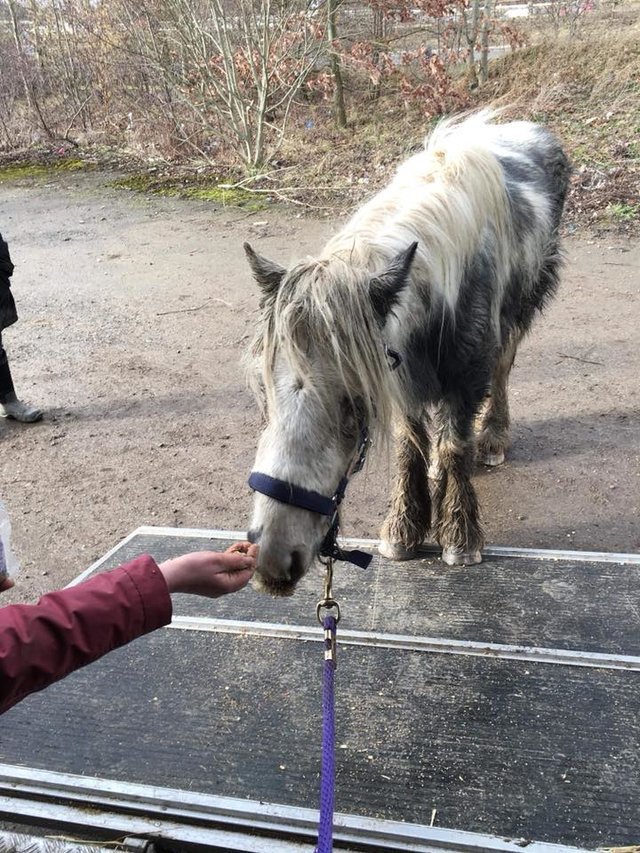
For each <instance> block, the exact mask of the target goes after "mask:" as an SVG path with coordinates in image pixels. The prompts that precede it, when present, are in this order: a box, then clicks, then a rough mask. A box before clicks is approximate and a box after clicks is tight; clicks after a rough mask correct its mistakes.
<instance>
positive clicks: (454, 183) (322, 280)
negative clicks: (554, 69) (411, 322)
mask: <svg viewBox="0 0 640 853" xmlns="http://www.w3.org/2000/svg"><path fill="white" fill-rule="evenodd" d="M494 115H495V113H493V112H489V111H486V110H485V111H482V112H479V113H475V114H473V115H471V116H466V117H463V118H462V120H459V119H458V120H453V121H445V122H442V123H441V124H440V125H439V126H438V127H437V128H436V129H435V131H434V132H433V133H432V134H431V136H430V137H429V138H428V139H427V140H426V142H425V149H424V151H423V152H421V153H419V154H417V155H415V156H414V157H412V158H411V159H409V160H408V161H407V162H405V163H404V164H402V165H401V166H400V168H399V169H398V171H397V173H396V175H395V177H394V178H393V180H392V181H391V183H390V184H389V185H388V186H387V187H386V188H385V189H383V190H382V191H381V192H379V193H378V194H377V195H375V196H374V197H373V198H372V199H371V200H370V201H369V202H368V203H367V204H365V205H364V206H363V207H362V208H361V209H360V210H359V211H358V212H356V213H355V215H354V216H353V217H352V219H351V220H350V221H349V222H348V223H347V224H346V226H345V227H344V228H343V229H342V230H341V231H340V232H339V233H338V234H337V235H336V236H335V237H333V238H332V239H331V240H330V241H329V242H328V243H327V245H326V246H325V248H324V250H323V252H322V254H321V256H320V257H319V258H318V259H315V260H308V261H305V262H302V263H300V264H298V265H297V266H295V267H294V268H293V269H292V270H291V271H290V272H288V273H287V274H286V275H285V276H284V278H283V281H282V283H281V284H280V287H279V288H278V290H277V293H275V295H274V294H272V295H270V296H268V297H266V299H265V304H264V306H263V324H262V328H261V329H260V330H259V332H258V335H257V337H256V340H255V342H254V347H253V353H254V356H257V357H260V356H261V357H262V371H261V373H262V378H263V381H264V386H265V391H266V393H267V396H272V395H273V394H274V389H275V377H274V373H273V367H274V364H275V357H276V353H280V354H282V355H283V356H284V357H285V358H286V360H287V362H288V363H289V365H290V367H291V369H292V370H293V371H294V372H295V374H296V375H297V376H298V377H299V378H300V379H301V380H302V381H303V382H304V383H305V386H306V387H307V388H308V389H309V390H310V391H312V392H313V393H315V394H316V395H317V396H318V398H319V399H320V401H324V402H325V403H326V404H327V406H329V404H330V403H331V402H333V404H334V405H335V394H336V390H335V385H336V383H339V384H340V385H341V387H342V389H343V391H344V393H345V394H347V395H348V396H349V397H350V398H351V399H352V400H353V401H355V400H356V399H358V400H361V402H362V404H363V405H364V406H365V407H366V409H367V414H368V416H369V418H368V420H369V423H371V424H374V423H377V424H378V425H379V426H380V427H381V428H382V429H385V428H386V427H387V426H388V425H389V421H390V419H391V416H392V413H393V409H394V408H395V406H396V405H399V400H397V399H396V394H397V386H396V383H395V382H394V380H393V375H392V374H391V372H390V370H389V365H388V363H387V359H386V357H385V353H384V342H383V340H382V335H381V330H380V324H379V320H378V318H377V317H376V315H375V312H374V309H373V305H372V303H371V298H370V292H369V282H370V279H371V276H372V275H374V274H376V273H380V272H381V271H382V270H383V269H384V268H385V266H386V265H387V264H388V263H389V262H390V261H391V260H392V259H393V258H394V257H396V256H397V255H398V254H399V253H400V252H402V251H404V250H406V249H407V248H408V246H409V245H410V244H411V243H413V242H414V241H418V243H419V248H418V251H417V253H416V255H415V258H414V261H413V264H412V267H411V272H410V283H411V284H412V285H413V289H414V290H417V291H418V292H419V293H421V294H422V299H421V300H419V303H420V305H421V307H420V308H419V309H418V310H423V309H422V305H424V306H425V307H424V310H429V309H428V308H427V307H426V306H429V305H432V306H434V307H435V306H436V305H438V306H439V309H438V310H441V311H445V310H451V311H454V310H455V306H456V302H457V298H458V290H459V286H460V281H461V280H462V278H463V275H464V270H465V267H466V265H467V264H468V263H469V261H470V259H471V258H472V256H473V255H474V253H476V252H477V251H478V250H479V248H480V247H481V245H482V240H483V239H485V238H486V235H487V233H490V234H491V237H492V241H493V244H494V247H495V252H496V254H495V255H494V258H495V261H496V265H497V267H498V268H497V269H496V273H497V275H498V277H499V276H500V273H501V270H500V269H499V267H500V265H501V264H502V263H503V262H504V263H505V264H506V262H507V261H506V252H507V247H508V246H509V245H510V242H511V239H512V235H511V233H510V230H509V229H510V219H509V204H508V199H507V196H506V190H505V185H504V178H503V173H502V169H501V167H500V164H499V162H498V160H497V159H496V153H498V152H499V151H500V150H501V146H503V144H504V141H503V140H502V138H501V128H500V126H499V125H495V124H493V123H492V120H493V118H494ZM507 143H508V141H507ZM502 150H503V149H502ZM501 252H504V253H505V258H504V261H503V258H502V256H501V254H500V253H501ZM425 287H428V288H429V293H428V294H425V292H424V288H425ZM410 289H411V288H408V290H410ZM402 298H408V297H405V295H404V293H403V296H402ZM316 362H317V363H320V362H322V363H323V366H324V367H325V368H326V370H328V371H329V373H330V375H325V376H323V377H318V376H317V375H316V374H314V369H313V363H316ZM332 383H333V385H332ZM374 415H375V417H374Z"/></svg>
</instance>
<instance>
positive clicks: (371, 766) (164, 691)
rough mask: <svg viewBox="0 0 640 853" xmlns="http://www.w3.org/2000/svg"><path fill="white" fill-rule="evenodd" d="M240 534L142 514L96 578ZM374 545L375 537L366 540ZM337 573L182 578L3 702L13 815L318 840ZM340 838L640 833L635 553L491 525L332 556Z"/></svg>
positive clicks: (369, 842) (168, 835)
mask: <svg viewBox="0 0 640 853" xmlns="http://www.w3.org/2000/svg"><path fill="white" fill-rule="evenodd" d="M239 538H243V534H240V533H235V532H228V531H204V530H203V531H200V530H184V529H172V528H140V529H138V530H136V531H135V532H134V533H132V534H131V535H130V536H129V537H127V538H126V539H125V540H124V541H123V542H121V543H120V544H119V545H118V546H117V547H116V548H114V549H113V550H112V551H111V552H109V554H107V555H106V556H105V557H104V558H103V559H102V560H100V561H99V562H98V563H97V564H96V565H94V566H92V567H91V568H90V569H89V570H88V571H87V572H85V573H83V575H81V576H80V578H78V579H77V580H81V579H82V578H84V577H86V576H87V575H89V574H92V573H93V572H96V571H102V570H104V569H108V568H112V567H114V566H116V565H119V564H120V563H123V562H126V561H127V560H128V559H131V558H133V557H134V556H136V555H137V554H140V553H142V552H148V553H151V554H152V555H153V556H154V557H155V558H156V559H157V560H158V561H161V560H163V559H167V558H168V557H170V556H175V555H177V554H180V553H183V552H185V551H187V550H198V549H202V548H211V549H224V548H226V547H227V545H229V544H231V543H232V542H233V541H236V539H239ZM350 543H352V544H353V545H354V546H355V545H357V546H359V547H369V548H371V549H374V548H375V544H376V543H374V542H363V541H362V540H350ZM321 588H322V583H321V575H320V573H319V572H318V573H317V574H315V573H311V574H310V575H308V576H307V577H306V578H305V579H304V580H303V582H302V583H301V585H300V586H299V588H298V590H297V592H296V594H295V595H294V596H293V597H292V598H289V599H278V600H273V599H269V598H267V597H265V596H262V595H259V594H257V593H255V592H254V591H253V590H252V589H246V590H243V591H242V592H240V593H238V594H236V595H232V596H227V597H224V598H221V599H217V600H215V601H209V600H205V599H200V598H195V597H190V596H175V598H174V621H173V623H172V626H171V627H170V628H166V629H164V630H162V631H158V632H156V633H154V634H152V635H149V636H147V637H144V638H142V639H140V640H138V641H136V642H135V643H133V644H131V645H130V646H128V647H126V648H123V649H120V650H118V651H116V652H113V653H112V654H110V655H108V656H107V657H106V658H103V659H102V660H100V661H98V662H96V663H94V664H92V665H91V666H90V667H88V668H86V669H83V670H80V671H79V672H77V673H74V674H73V675H72V676H70V677H69V678H67V679H65V680H64V681H63V682H60V683H59V684H57V685H54V686H53V687H51V688H49V689H48V690H46V691H45V692H44V693H41V694H37V695H34V696H32V697H30V698H29V699H27V700H25V701H24V702H23V703H21V704H20V705H18V706H17V707H16V708H14V709H12V710H11V711H9V712H8V713H7V714H5V716H4V717H3V720H2V722H3V725H2V727H1V729H0V761H2V762H3V763H2V765H0V816H1V817H3V818H4V819H11V820H13V821H16V822H20V823H24V824H27V825H29V824H41V825H45V826H48V827H62V828H64V829H65V830H66V831H71V830H74V829H75V830H78V829H82V830H83V831H84V832H85V833H87V832H88V833H89V834H92V835H93V837H99V838H113V837H122V836H129V837H130V836H136V837H142V838H152V839H155V841H156V846H159V847H161V848H163V849H167V850H182V849H185V848H187V847H196V848H201V849H207V850H208V851H251V852H252V853H262V851H265V853H266V851H279V853H294V851H311V850H312V849H313V845H314V841H315V833H316V817H317V811H316V809H317V802H318V770H319V749H320V728H321V724H320V691H321V667H322V653H321V642H322V631H321V630H320V628H319V626H318V625H317V623H316V617H315V605H316V601H317V599H318V597H319V596H320V592H321ZM334 593H335V595H336V597H337V598H338V600H339V601H340V605H341V610H342V612H343V618H342V621H341V623H340V626H339V627H340V629H339V637H338V639H339V651H338V671H337V673H336V694H337V698H336V701H337V710H336V713H337V781H336V786H337V787H336V808H337V810H338V812H339V815H338V816H337V819H336V833H335V849H336V851H338V850H340V851H343V850H344V851H383V850H384V851H389V850H392V851H418V852H419V851H466V852H470V851H513V853H516V851H522V850H523V849H524V848H526V849H527V850H528V851H531V853H533V851H535V853H539V851H543V850H545V851H554V850H555V851H560V850H561V849H564V850H568V849H575V848H580V849H587V850H593V849H597V848H601V847H623V846H629V845H634V844H640V616H639V606H640V605H639V604H638V602H640V555H627V554H593V553H579V552H558V551H556V552H552V551H531V550H527V549H515V548H514V549H508V548H493V549H491V548H489V549H487V550H486V551H485V561H484V562H483V563H482V564H481V565H480V566H473V567H470V568H469V567H467V568H449V567H445V566H443V565H442V564H441V563H440V561H439V560H438V559H437V558H436V555H435V553H433V552H432V551H431V552H430V551H429V549H425V551H424V553H423V555H422V556H421V559H418V560H413V561H410V562H407V563H395V564H394V563H390V562H389V561H387V560H385V559H383V558H382V557H379V556H376V557H375V559H374V562H373V563H372V566H371V567H370V568H369V569H367V570H366V571H363V570H360V569H357V568H354V567H346V566H341V565H339V566H338V567H337V568H336V576H335V578H334Z"/></svg>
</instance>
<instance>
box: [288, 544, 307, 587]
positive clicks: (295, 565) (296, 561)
mask: <svg viewBox="0 0 640 853" xmlns="http://www.w3.org/2000/svg"><path fill="white" fill-rule="evenodd" d="M303 574H304V554H303V553H302V551H292V552H291V568H290V575H291V580H292V581H294V583H295V581H298V580H300V578H301V577H302V575H303Z"/></svg>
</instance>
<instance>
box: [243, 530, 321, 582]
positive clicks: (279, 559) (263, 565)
mask: <svg viewBox="0 0 640 853" xmlns="http://www.w3.org/2000/svg"><path fill="white" fill-rule="evenodd" d="M247 537H248V539H249V541H250V542H253V543H256V544H259V546H260V550H259V552H258V562H257V566H256V575H255V583H256V585H257V587H258V588H259V589H261V590H263V591H264V592H268V593H270V594H271V595H291V593H292V592H293V590H294V589H295V586H296V584H297V583H298V581H299V580H300V578H301V577H302V576H303V575H304V574H305V572H306V571H307V568H308V566H309V563H310V559H309V551H308V549H307V548H306V547H305V546H304V545H298V546H297V547H295V548H290V547H288V546H287V545H286V544H284V543H283V542H282V541H281V540H279V539H276V538H275V537H270V536H264V535H263V534H262V531H261V530H250V531H248V534H247Z"/></svg>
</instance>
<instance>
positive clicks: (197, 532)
mask: <svg viewBox="0 0 640 853" xmlns="http://www.w3.org/2000/svg"><path fill="white" fill-rule="evenodd" d="M135 535H146V536H152V535H155V536H191V537H195V538H202V539H244V538H245V537H246V531H237V530H218V529H211V530H208V529H204V528H191V527H153V526H142V527H138V528H137V530H135V531H134V532H133V533H132V534H131V536H135ZM127 538H130V537H127ZM340 542H341V543H342V544H344V545H347V546H349V547H354V548H370V549H373V550H374V549H376V548H377V547H378V546H379V545H380V540H379V539H359V538H357V537H349V536H344V537H340ZM121 544H123V543H121ZM441 550H442V549H441V548H440V547H438V546H437V545H429V544H427V545H422V546H421V547H420V549H419V552H418V556H420V554H424V555H425V556H431V555H437V554H440V552H441ZM110 553H111V552H110ZM483 554H486V555H487V556H489V557H525V556H526V557H539V558H540V559H547V560H579V561H581V562H597V563H632V564H639V565H640V554H625V553H616V552H609V551H568V550H558V549H553V548H549V549H545V548H518V547H515V546H509V545H487V546H486V548H484V549H483Z"/></svg>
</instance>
